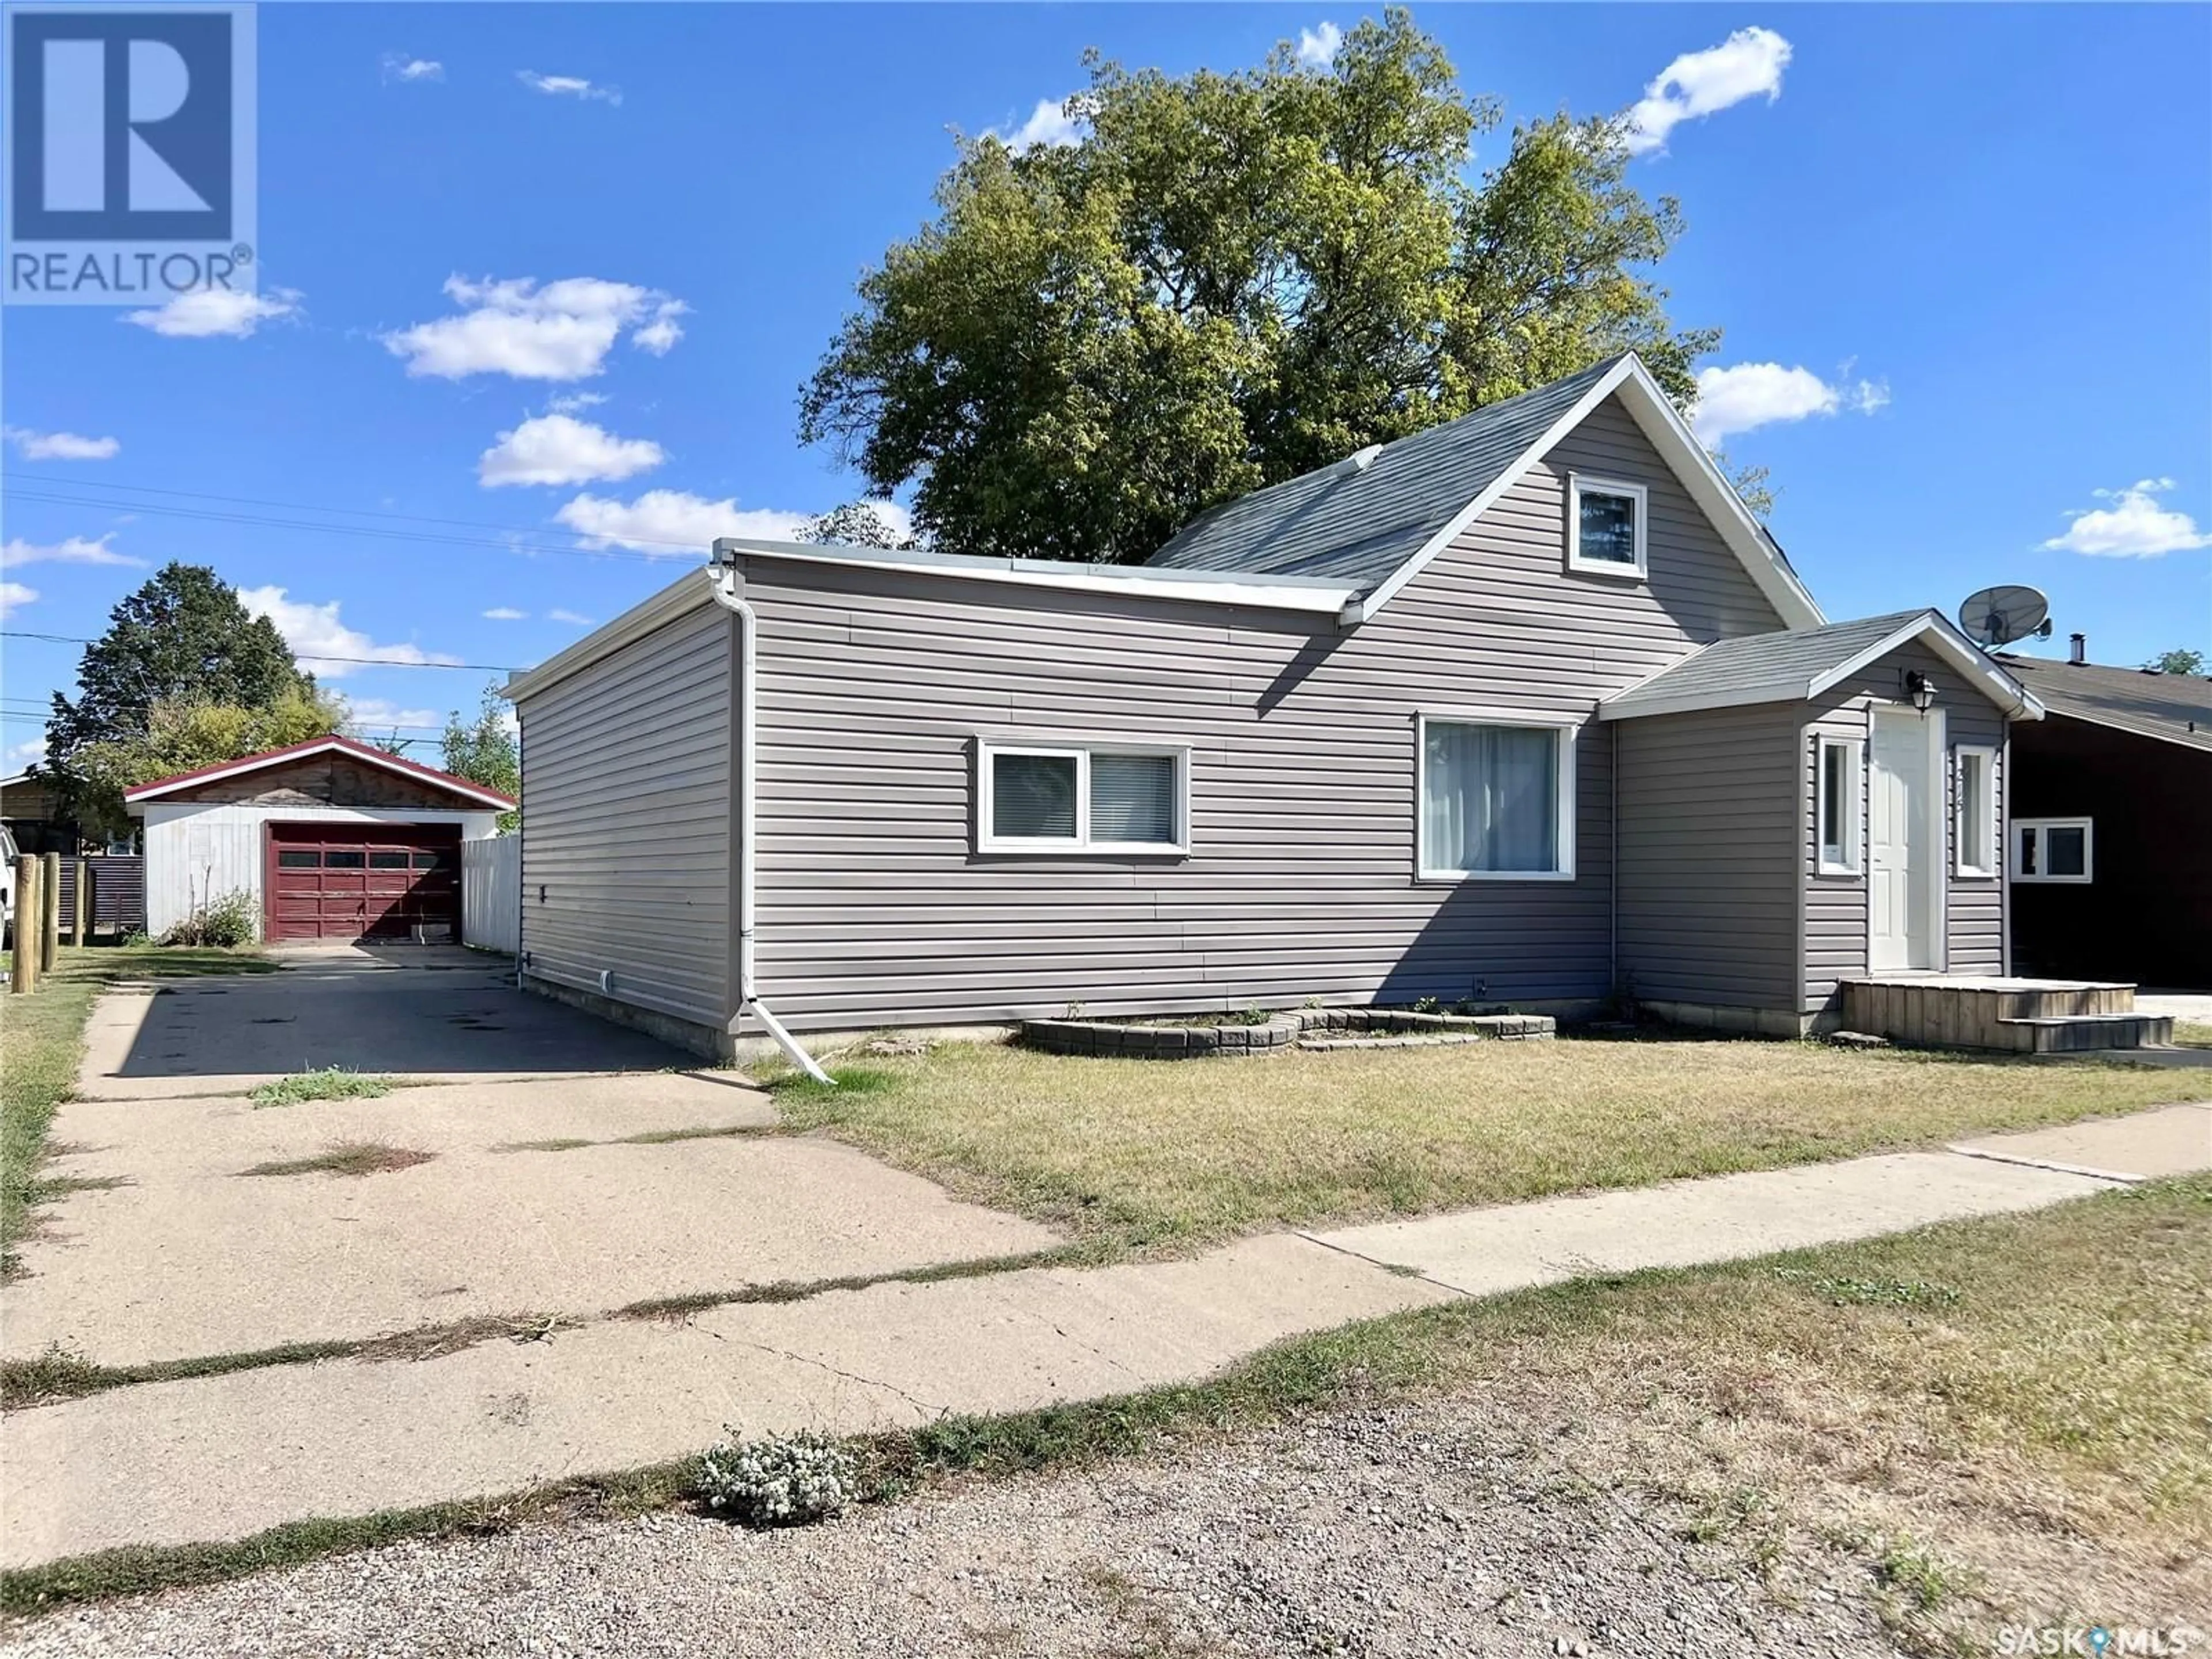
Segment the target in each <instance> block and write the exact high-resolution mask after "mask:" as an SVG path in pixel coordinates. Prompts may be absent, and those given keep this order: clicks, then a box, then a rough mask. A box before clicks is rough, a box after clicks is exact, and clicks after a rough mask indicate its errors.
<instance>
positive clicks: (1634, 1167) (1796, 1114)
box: [775, 1039, 2212, 1246]
mask: <svg viewBox="0 0 2212 1659" xmlns="http://www.w3.org/2000/svg"><path fill="white" fill-rule="evenodd" d="M836 1075H837V1076H838V1078H839V1079H840V1080H841V1085H842V1086H841V1087H839V1088H837V1089H836V1090H834V1091H825V1090H821V1089H818V1088H816V1087H814V1086H811V1085H806V1084H805V1083H804V1082H803V1081H794V1080H793V1079H783V1080H781V1081H779V1082H777V1083H776V1084H775V1090H776V1095H777V1100H778V1103H779V1106H780V1107H781V1110H782V1112H783V1114H784V1117H785V1121H786V1123H787V1125H788V1126H790V1127H796V1128H800V1129H805V1128H810V1127H820V1128H824V1129H827V1130H828V1131H829V1132H830V1133H833V1134H836V1135H837V1136H838V1137H840V1138H841V1139H847V1140H850V1141H852V1142H854V1144H856V1145H858V1146H863V1147H865V1148H866V1149H867V1150H868V1151H870V1152H875V1153H877V1154H878V1155H879V1156H881V1157H883V1158H887V1159H889V1160H890V1162H892V1163H894V1164H899V1165H901V1166H902V1167H904V1168H907V1169H909V1170H916V1171H918V1172H920V1173H921V1174H924V1175H927V1176H932V1177H933V1178H935V1179H938V1180H940V1181H942V1182H945V1183H946V1184H947V1185H948V1186H950V1187H951V1188H953V1189H954V1190H955V1191H957V1192H958V1193H960V1194H962V1195H963V1196H966V1197H969V1198H974V1199H976V1200H981V1201H982V1202H984V1203H988V1204H994V1205H997V1206H1000V1207H1002V1208H1010V1209H1014V1210H1018V1211H1019V1212H1023V1213H1024V1214H1027V1215H1031V1216H1034V1217H1036V1218H1039V1219H1042V1220H1046V1221H1048V1222H1054V1223H1057V1224H1059V1225H1066V1226H1072V1227H1073V1228H1075V1229H1076V1230H1078V1231H1083V1232H1088V1233H1094V1234H1100V1235H1105V1236H1108V1237H1115V1238H1119V1239H1121V1240H1122V1241H1124V1242H1126V1243H1131V1244H1135V1245H1139V1246H1142V1245H1151V1244H1160V1243H1182V1242H1188V1241H1195V1240H1203V1239H1210V1238H1216V1237H1222V1236H1225V1235H1228V1234H1233V1233H1237V1232H1240V1231H1249V1230H1252V1229H1257V1228H1264V1227H1269V1226H1278V1225H1310V1224H1313V1223H1316V1222H1320V1221H1323V1220H1342V1219H1346V1218H1357V1217H1363V1216H1374V1215H1386V1214H1405V1213H1410V1212H1419V1211H1425V1210H1437V1209H1446V1208H1452V1207H1455V1206H1465V1205H1474V1204H1486V1203H1498V1202H1504V1201H1507V1200H1516V1199H1525V1198H1532V1197H1535V1196H1537V1195H1539V1194H1546V1193H1558V1192H1566V1191H1571V1190H1574V1189H1576V1188H1595V1187H1629V1186H1641V1185H1645V1184H1648V1183H1650V1182H1656V1181H1665V1180H1668V1179H1671V1178H1674V1177H1677V1176H1703V1175H1714V1174H1719V1173H1723V1172H1725V1171H1729V1170H1751V1169H1765V1168H1771V1167H1774V1166H1776V1165H1780V1164H1802V1163H1808V1162H1812V1161H1814V1160H1818V1159H1823V1158H1845V1157H1850V1156H1851V1155H1854V1154H1857V1153H1860V1152H1873V1151H1876V1150H1881V1149H1894V1148H1899V1147H1910V1146H1923V1145H1926V1144H1928V1143H1929V1142H1933V1141H1940V1140H1942V1139H1950V1138H1955V1137H1956V1136H1958V1135H1960V1133H1965V1132H1966V1131H1970V1130H1994V1129H2013V1128H2027V1127H2037V1126H2040V1125H2045V1124H2051V1123H2060V1122H2065V1121H2071V1120H2074V1119H2077V1118H2082V1117H2089V1116H2093V1115H2099V1114H2104V1113H2113V1112H2124V1111H2129V1110H2133V1109H2136V1108H2139V1107H2142V1106H2148V1105H2153V1104H2156V1103H2163V1102H2168V1101H2174V1100H2187V1099H2194V1098H2198V1097H2202V1096H2203V1093H2204V1092H2205V1091H2206V1090H2207V1088H2208V1087H2209V1086H2212V1079H2206V1078H2204V1077H2203V1076H2202V1075H2199V1074H2194V1073H2188V1072H2182V1071H2163V1070H2152V1069H2149V1068H2148V1067H2131V1066H2104V1065H2075V1064H2068V1065H2063V1066H2052V1065H2049V1064H2036V1063H2021V1062H2008V1061H2003V1060H1966V1059H1960V1058H1956V1057H1951V1056H1943V1055H1934V1054H1911V1053H1905V1052H1901V1051H1895V1050H1884V1051H1875V1052H1865V1053H1861V1052H1853V1051H1849V1050H1844V1049H1835V1048H1826V1047H1822V1046H1820V1045H1817V1044H1813V1043H1797V1042H1673V1041H1663V1042H1647V1041H1635V1042H1618V1041H1603V1042H1601V1041H1576V1040H1571V1039H1570V1040H1563V1041H1559V1042H1498V1043H1486V1044H1480V1045H1470V1046H1468V1047H1464V1048H1401V1049H1368V1050H1353V1051H1345V1052H1339V1053H1334V1054H1308V1053H1294V1054H1285V1055H1281V1056H1278V1057H1273V1058H1267V1059H1259V1060H1191V1061H1182V1062H1164V1061H1157V1060H1155V1061H1146V1060H1111V1059H1097V1058H1085V1057H1081V1056H1065V1055H1056V1054H1039V1053H1036V1052H1033V1051H1030V1050H1028V1049H1024V1048H1013V1047H1009V1046H998V1045H975V1046H969V1045H965V1044H957V1043H956V1044H946V1045H944V1046H942V1047H939V1048H937V1049H936V1050H934V1051H933V1053H931V1054H927V1055H926V1056H922V1057H917V1058H914V1059H904V1058H895V1059H886V1060H870V1061H868V1062H867V1063H866V1066H853V1067H846V1068H841V1069H840V1070H838V1072H837V1073H836Z"/></svg>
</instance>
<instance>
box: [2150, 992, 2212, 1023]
mask: <svg viewBox="0 0 2212 1659" xmlns="http://www.w3.org/2000/svg"><path fill="white" fill-rule="evenodd" d="M2136 1007H2138V1008H2140V1009H2141V1010H2142V1012H2144V1013H2147V1014H2165V1015H2166V1016H2168V1017H2169V1018H2173V1019H2185V1020H2188V1021H2189V1022H2191V1024H2197V1025H2212V992H2191V991H2137V992H2136Z"/></svg>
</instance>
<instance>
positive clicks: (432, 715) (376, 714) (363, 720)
mask: <svg viewBox="0 0 2212 1659" xmlns="http://www.w3.org/2000/svg"><path fill="white" fill-rule="evenodd" d="M346 724H347V725H349V726H352V727H353V728H354V729H355V730H356V731H363V730H387V729H389V728H390V727H392V726H437V727H439V728H440V729H441V730H443V729H444V726H445V724H446V716H445V714H444V712H443V711H441V710H439V709H435V708H408V707H407V706H406V705H405V704H404V703H397V702H392V700H391V699H390V698H389V697H348V698H347V699H346Z"/></svg>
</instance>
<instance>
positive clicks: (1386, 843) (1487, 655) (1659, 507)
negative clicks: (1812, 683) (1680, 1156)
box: [532, 404, 1794, 1030]
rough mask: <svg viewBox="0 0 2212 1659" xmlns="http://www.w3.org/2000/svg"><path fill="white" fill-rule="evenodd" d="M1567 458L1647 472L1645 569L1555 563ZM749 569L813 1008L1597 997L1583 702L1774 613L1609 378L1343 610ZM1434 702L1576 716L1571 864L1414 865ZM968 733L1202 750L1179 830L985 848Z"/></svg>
mask: <svg viewBox="0 0 2212 1659" xmlns="http://www.w3.org/2000/svg"><path fill="white" fill-rule="evenodd" d="M1571 468H1573V469H1577V470H1581V471H1587V472H1591V473H1596V474H1600V475H1602V476H1605V477H1614V478H1623V479H1627V480H1630V481H1633V482H1638V483H1644V484H1646V485H1647V486H1648V487H1649V489H1650V512H1651V522H1650V526H1649V531H1648V536H1647V544H1648V551H1649V564H1650V580H1649V582H1648V583H1644V582H1632V581H1624V580H1620V579H1617V578H1612V577H1607V576H1601V575H1585V574H1570V573H1568V572H1567V570H1566V569H1565V479H1566V473H1567V471H1569V469H1571ZM744 574H745V592H746V596H747V598H748V599H750V601H751V602H752V604H753V605H754V606H755V608H756V610H757V613H758V615H759V618H760V641H761V644H760V652H761V659H760V662H759V664H758V680H759V698H760V710H759V720H758V726H759V740H760V753H759V792H760V793H759V799H758V814H759V834H760V846H759V852H758V856H759V896H760V906H761V909H760V916H759V938H758V957H759V975H760V981H761V988H762V995H763V999H764V1000H766V1001H767V1002H768V1004H769V1006H771V1007H773V1008H774V1009H775V1012H776V1013H777V1015H778V1016H779V1017H780V1018H783V1019H784V1020H785V1021H786V1022H787V1023H788V1024H791V1025H792V1026H793V1027H794V1028H797V1029H801V1030H808V1029H811V1030H823V1029H836V1028H841V1027H852V1026H856V1025H864V1024H877V1023H908V1024H913V1023H927V1022H945V1023H955V1022H959V1021H985V1020H995V1019H1003V1018H1012V1017H1018V1016H1020V1015H1024V1014H1034V1013H1052V1012H1060V1010H1061V1009H1062V1008H1064V1007H1065V1006H1066V1004H1067V1003H1068V1002H1070V1001H1081V1002H1082V1003H1083V1004H1084V1005H1085V1008H1086V1009H1087V1010H1088V1011H1090V1012H1116V1011H1136V1010H1158V1011H1163V1012H1164V1011H1169V1010H1175V1009H1207V1008H1238V1007H1242V1006H1246V1005H1248V1004H1252V1003H1267V1004H1274V1005H1283V1004H1293V1003H1296V1002H1298V1001H1300V1000H1304V998H1306V997H1308V996H1310V995H1313V996H1320V997H1323V998H1326V999H1330V1000H1367V999H1370V998H1376V999H1380V1000H1392V1001H1395V1000H1411V999H1413V998H1417V997H1419V996H1424V995H1431V994H1433V995H1438V996H1443V997H1448V998H1457V997H1464V996H1469V995H1480V996H1483V997H1487V998H1495V999H1498V1000H1515V1001H1523V1002H1529V1001H1549V1000H1579V999H1588V998H1597V997H1601V996H1603V995H1605V994H1607V993H1608V991H1609V990H1610V989H1611V980H1612V963H1611V923H1612V913H1611V899H1610V885H1611V877H1612V872H1611V870H1610V868H1609V864H1608V860H1609V856H1610V840H1611V836H1610V823H1611V815H1612V801H1611V793H1612V788H1611V786H1612V779H1611V766H1610V760H1609V755H1610V742H1609V740H1608V736H1607V732H1606V731H1605V730H1604V729H1603V728H1602V727H1601V726H1597V725H1596V724H1595V722H1594V721H1591V720H1589V717H1590V715H1591V714H1592V713H1593V711H1594V709H1595V705H1596V703H1597V702H1598V700H1599V698H1601V696H1606V695H1607V694H1609V693H1611V692H1613V691H1615V690H1620V689H1621V688H1622V687H1624V686H1626V685H1629V684H1634V683H1635V682H1636V681H1638V680H1640V679H1642V678H1645V677H1646V676H1648V675H1650V674H1651V673H1653V672H1655V671H1657V670H1658V669H1659V668H1661V667H1662V666H1663V665H1666V664H1668V663H1669V662H1672V661H1674V660H1675V659H1678V658H1680V656H1682V655H1683V654H1684V653H1686V651H1688V650H1689V649H1690V647H1692V646H1693V645H1695V644H1698V643H1701V642H1705V641H1710V640H1712V639H1714V638H1717V637H1720V636H1721V635H1723V634H1727V633H1733V632H1738V631H1743V630H1747V629H1773V628H1777V627H1779V626H1780V625H1781V619H1780V618H1779V617H1778V616H1777V615H1776V613H1775V612H1774V611H1773V610H1772V608H1771V605H1769V604H1768V603H1767V601H1766V600H1765V598H1764V597H1763V596H1762V595H1760V593H1759V591H1758V589H1757V587H1756V586H1754V585H1753V582H1752V581H1751V580H1750V578H1749V577H1748V576H1747V574H1745V573H1744V571H1743V570H1742V568H1741V565H1739V564H1738V563H1737V562H1736V560H1735V557H1734V556H1733V555H1731V554H1730V553H1729V551H1728V550H1727V549H1726V547H1725V546H1724V545H1723V543H1722V542H1721V540H1720V538H1719V537H1718V536H1717V534H1716V533H1715V532H1714V531H1713V530H1712V528H1711V526H1710V525H1709V524H1708V523H1707V522H1706V521H1705V519H1704V517H1703V515H1702V514H1701V513H1699V510H1698V508H1697V507H1695V506H1694V504H1693V503H1692V502H1691V501H1690V500H1689V498H1688V497H1687V496H1686V495H1685V494H1684V492H1683V491H1682V490H1681V489H1680V486H1679V485H1678V484H1677V483H1675V482H1674V478H1673V477H1672V475H1671V473H1670V472H1668V470H1667V469H1666V467H1665V466H1664V465H1663V464H1662V462H1661V461H1660V460H1659V459H1658V457H1657V456H1656V453H1654V452H1653V451H1652V450H1651V448H1650V446H1649V444H1648V443H1647V442H1646V441H1645V440H1644V437H1643V435H1642V433H1641V431H1640V430H1639V429H1638V428H1637V426H1636V424H1635V422H1634V420H1633V418H1632V416H1629V415H1628V414H1627V413H1626V411H1625V410H1622V409H1621V407H1620V405H1619V404H1607V405H1606V406H1605V407H1603V408H1602V409H1601V410H1598V411H1596V412H1595V413H1594V414H1593V415H1592V416H1591V417H1590V418H1589V420H1588V421H1587V422H1584V424H1583V427H1582V428H1579V429H1578V430H1577V432H1576V433H1574V434H1572V435H1570V437H1569V438H1568V439H1567V440H1566V441H1565V442H1563V443H1562V444H1561V445H1560V446H1559V447H1558V448H1557V449H1555V451H1554V452H1553V454H1552V455H1551V456H1550V457H1549V458H1547V460H1546V461H1544V462H1543V463H1541V464H1540V465H1538V466H1536V467H1535V468H1534V469H1533V470H1532V471H1531V472H1530V474H1529V475H1528V476H1527V477H1524V478H1523V479H1522V480H1521V481H1520V482H1519V483H1517V484H1516V486H1515V487H1514V488H1512V489H1510V490H1508V491H1507V492H1506V493H1505V494H1504V495H1503V496H1502V497H1501V498H1500V500H1499V501H1498V502H1497V503H1495V504H1494V505H1493V507H1492V508H1491V509H1490V510H1489V511H1488V512H1486V513H1485V514H1483V516H1482V517H1481V518H1480V520H1477V521H1475V522H1474V524H1473V525H1471V526H1469V527H1468V530H1467V531H1466V532H1464V533H1463V534H1462V536H1461V537H1459V538H1458V539H1457V540H1456V542H1455V544H1453V546H1452V547H1450V548H1449V549H1448V550H1446V551H1445V552H1444V553H1443V555H1442V556H1439V557H1438V558H1437V560H1436V561H1435V562H1433V563H1432V564H1431V566H1430V567H1429V568H1427V569H1426V570H1425V572H1424V573H1423V574H1421V575H1420V576H1419V577H1417V578H1416V579H1415V580H1413V581H1412V582H1410V583H1408V584H1407V586H1406V587H1405V588H1404V589H1403V590H1402V591H1401V592H1400V593H1399V594H1398V595H1397V596H1396V597H1395V599H1392V601H1391V602H1390V604H1389V605H1388V606H1386V607H1385V608H1384V609H1383V611H1382V612H1381V613H1380V614H1379V615H1378V616H1377V617H1376V618H1375V619H1374V620H1372V621H1371V622H1370V623H1367V624H1366V625H1364V627H1362V628H1359V629H1356V630H1354V631H1352V632H1350V633H1340V632H1339V631H1338V630H1337V629H1336V628H1335V626H1334V623H1329V622H1328V621H1326V620H1317V619H1313V618H1308V617H1296V616H1291V615H1287V614H1277V613H1266V614H1263V613H1256V612H1253V613H1246V612H1239V611H1231V610H1227V609H1225V608H1224V607H1221V606H1218V605H1191V604H1188V603H1184V602H1181V601H1168V600H1152V599H1129V598H1127V597H1123V596H1101V595H1090V594H1078V593H1069V592H1054V591H1049V590H1040V589H1036V588H1024V587H1018V586H1009V585H1001V584H994V583H990V582H984V581H976V580H950V579H946V578H942V577H935V576H929V575H924V574H908V573H904V572H891V571H885V570H872V569H863V568H849V567H839V566H836V565H829V564H820V563H810V562H793V561H787V560H778V559H776V558H775V557H774V556H768V555H759V554H755V555H749V556H747V559H746V562H745V567H744ZM1424 711H1425V712H1427V713H1429V714H1432V715H1454V714H1469V713H1474V712H1476V711H1480V712H1484V713H1489V714H1497V715H1499V716H1501V717H1503V718H1504V719H1507V720H1510V719H1511V718H1512V717H1513V716H1514V715H1516V714H1522V715H1533V714H1560V715H1566V716H1570V717H1573V718H1575V719H1577V720H1583V721H1584V722H1586V724H1585V725H1584V726H1583V729H1582V732H1581V738H1580V741H1579V742H1578V743H1577V744H1576V750H1575V752H1576V756H1577V778H1576V803H1577V835H1576V850H1577V859H1576V869H1575V878H1574V879H1573V880H1571V881H1528V882H1519V881H1510V880H1508V881H1452V882H1435V883H1425V882H1421V881H1419V880H1417V879H1416V876H1415V826H1416V821H1417V815H1416V801H1415V787H1416V786H1415V762H1416V755H1415V744H1416V738H1415V717H1416V715H1417V714H1419V713H1422V712H1424ZM979 734H993V735H1000V736H1012V735H1017V734H1018V735H1019V736H1021V737H1022V738H1024V739H1028V740H1038V739H1048V738H1054V737H1060V738H1074V737H1079V736H1083V735H1091V736H1098V737H1104V738H1124V739H1128V740H1133V741H1146V742H1168V741H1173V742H1184V743H1188V744H1190V745H1191V782H1190V802H1191V833H1192V850H1191V852H1190V854H1189V855H1188V857H1185V858H1166V857H1158V856H1145V857H1103V856H1094V857H1088V858H1069V857H1061V856H1050V855H1007V854H979V853H977V852H975V850H974V843H973V828H974V825H973V816H974V809H975V776H974V772H975V742H976V739H977V737H978V735H979ZM1784 754H1786V746H1785V747H1784V749H1783V750H1779V751H1778V756H1779V755H1784ZM532 759H533V763H535V759H536V757H535V755H534V754H533V757H532ZM1776 764H1777V766H1778V768H1780V767H1782V766H1783V765H1784V761H1783V760H1782V759H1781V758H1779V757H1778V760H1777V763H1776ZM1778 927H1780V928H1781V930H1782V931H1781V934H1780V938H1781V939H1782V941H1784V948H1787V941H1788V940H1789V939H1791V938H1793V937H1794V921H1782V922H1780V923H1779V924H1778Z"/></svg>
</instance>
